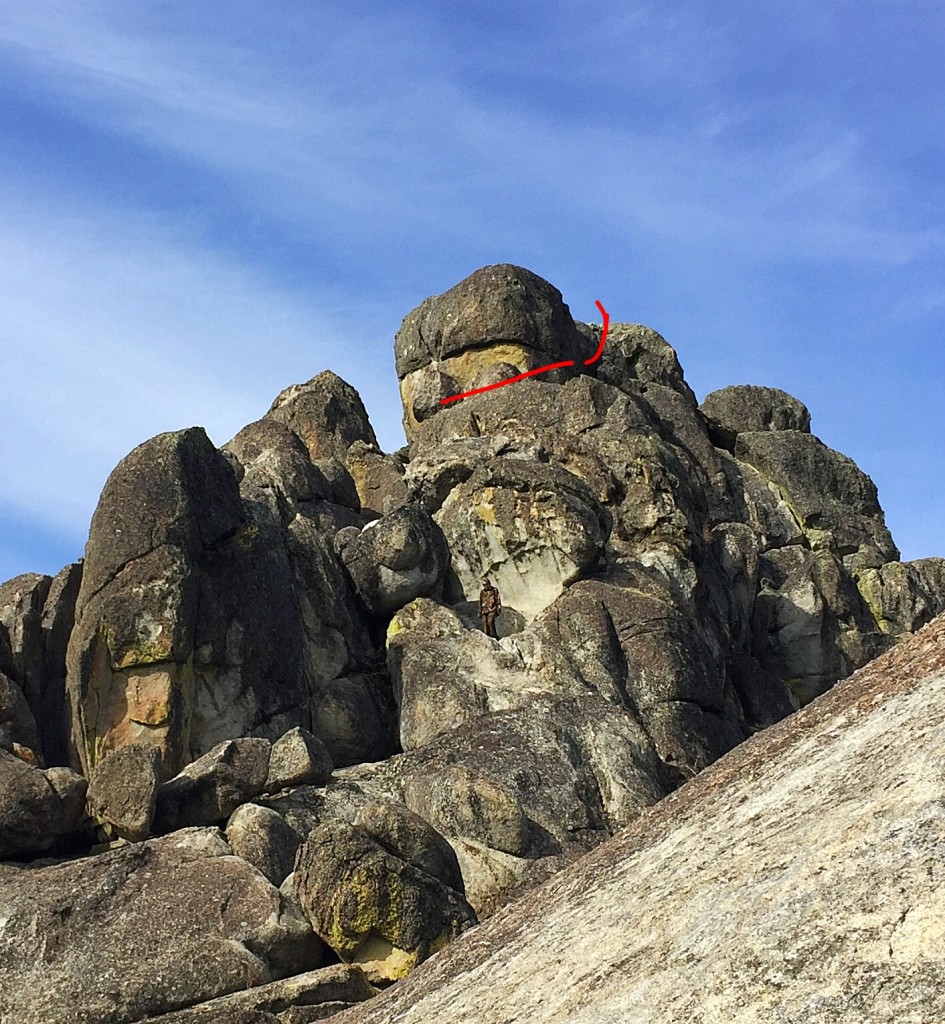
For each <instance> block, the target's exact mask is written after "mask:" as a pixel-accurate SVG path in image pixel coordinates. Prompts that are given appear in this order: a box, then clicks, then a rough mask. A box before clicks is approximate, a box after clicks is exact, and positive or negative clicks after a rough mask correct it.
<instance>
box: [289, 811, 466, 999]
mask: <svg viewBox="0 0 945 1024" xmlns="http://www.w3.org/2000/svg"><path fill="white" fill-rule="evenodd" d="M295 886H296V890H297V892H298V895H299V899H300V900H301V903H302V906H303V908H304V910H305V913H306V916H307V917H308V920H309V922H310V923H311V925H312V928H313V929H314V930H315V933H316V934H317V935H319V936H320V937H321V938H322V939H323V940H324V941H325V942H326V943H327V945H329V946H330V947H331V948H332V949H333V950H334V951H335V952H336V953H337V954H338V955H339V956H340V957H341V958H342V959H343V960H344V961H346V962H348V963H357V964H359V965H361V967H362V968H363V969H364V970H365V972H366V973H367V975H368V977H369V978H373V979H376V980H378V981H393V980H396V979H398V978H401V977H403V976H404V975H405V974H407V973H408V972H409V971H410V970H412V969H413V967H415V966H416V965H417V964H418V963H420V962H421V961H423V960H425V959H427V957H429V956H430V955H432V954H433V953H435V952H437V951H438V950H440V949H442V948H443V947H444V946H445V945H446V944H447V943H448V942H450V941H451V940H452V939H454V938H456V936H458V935H459V934H461V933H462V932H463V931H465V930H466V929H467V928H469V927H470V926H472V925H473V924H475V923H476V915H475V913H474V911H473V910H472V908H471V907H470V906H469V904H468V903H466V901H465V899H464V898H463V896H462V895H461V894H460V893H459V892H456V891H455V890H453V889H450V888H448V887H447V886H446V885H444V884H443V883H442V882H441V881H440V880H439V879H437V878H435V877H433V876H432V875H429V874H427V873H426V872H424V871H422V870H420V869H418V868H416V867H415V866H414V865H413V864H411V863H408V862H407V861H404V860H402V859H401V858H400V857H398V856H396V855H394V854H393V853H391V852H389V851H388V850H387V849H385V848H384V846H382V845H380V844H379V843H378V842H377V841H376V840H375V839H374V838H373V837H372V836H371V834H370V833H369V832H368V831H367V830H365V829H363V828H359V827H357V826H354V825H349V824H347V823H344V822H340V821H336V822H334V823H333V824H331V825H330V826H320V827H318V828H316V829H314V830H313V831H312V832H311V833H310V834H309V836H308V838H307V839H306V841H305V843H304V845H303V846H302V848H301V850H300V851H299V856H298V860H297V862H296V870H295Z"/></svg>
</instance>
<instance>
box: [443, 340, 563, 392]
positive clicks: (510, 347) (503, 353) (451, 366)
mask: <svg viewBox="0 0 945 1024" xmlns="http://www.w3.org/2000/svg"><path fill="white" fill-rule="evenodd" d="M539 355H540V353H538V352H536V351H535V350H534V349H531V348H529V347H528V346H527V345H517V344H513V343H510V342H499V343H498V344H496V345H489V346H488V347H486V348H476V349H469V350H467V351H466V352H461V353H460V354H459V355H457V356H451V357H450V358H449V359H444V360H443V362H442V363H441V364H440V367H441V369H443V370H444V371H445V372H446V373H448V374H449V375H450V376H451V377H452V378H453V379H454V380H455V381H456V382H457V384H459V386H460V390H461V391H465V390H466V389H467V388H468V387H470V385H471V384H472V382H473V381H474V380H475V379H476V377H478V376H479V374H480V373H482V371H483V370H486V369H488V368H489V367H490V366H493V365H495V364H496V363H509V364H510V365H512V366H514V367H516V368H517V369H518V371H519V373H524V372H525V371H526V370H534V369H537V368H538V366H540V365H542V364H541V363H540V361H539ZM552 361H553V360H548V362H552Z"/></svg>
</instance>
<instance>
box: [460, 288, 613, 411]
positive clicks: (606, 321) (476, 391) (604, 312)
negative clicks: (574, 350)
mask: <svg viewBox="0 0 945 1024" xmlns="http://www.w3.org/2000/svg"><path fill="white" fill-rule="evenodd" d="M596 305H597V308H598V309H599V310H600V311H601V315H602V316H603V318H604V328H603V330H602V331H601V335H600V345H598V346H597V351H596V352H595V353H594V355H592V356H591V358H590V359H585V360H584V365H585V366H590V365H591V363H596V362H597V360H598V359H600V357H601V354H602V353H603V351H604V345H605V344H606V342H607V329H608V328H609V327H610V314H609V313H608V312H607V310H606V309H604V307H603V306H602V305H601V304H600V303H599V302H598V303H596ZM565 366H574V360H573V359H567V360H565V361H564V362H562V363H549V364H548V365H547V366H539V367H538V369H537V370H528V371H526V372H525V373H519V374H516V376H514V377H506V378H505V380H499V381H496V382H495V384H487V385H486V386H485V387H482V388H473V389H472V391H463V392H461V393H460V394H458V395H450V396H449V398H441V399H440V405H448V404H449V403H450V402H458V401H459V400H460V399H461V398H469V396H470V395H481V394H482V393H483V392H484V391H493V390H494V389H495V388H504V387H505V385H506V384H514V383H515V382H516V381H518V380H524V379H525V378H526V377H535V376H537V375H538V374H539V373H547V372H548V371H549V370H560V369H561V368H562V367H565Z"/></svg>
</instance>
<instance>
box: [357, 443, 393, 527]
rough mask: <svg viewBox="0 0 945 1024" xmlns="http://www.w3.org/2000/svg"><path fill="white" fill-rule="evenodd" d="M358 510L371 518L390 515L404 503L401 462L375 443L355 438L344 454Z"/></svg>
mask: <svg viewBox="0 0 945 1024" xmlns="http://www.w3.org/2000/svg"><path fill="white" fill-rule="evenodd" d="M345 465H346V466H347V469H348V472H349V473H350V474H351V479H352V480H353V481H354V485H355V489H356V490H357V494H358V501H359V504H360V507H361V511H362V512H363V513H364V514H365V515H367V516H371V517H372V518H376V517H378V516H386V515H390V513H392V512H396V511H397V509H399V508H401V507H403V506H404V505H405V504H406V503H407V487H406V485H405V483H404V467H403V463H402V462H401V461H400V460H399V459H398V458H396V456H393V455H385V454H383V452H380V451H378V449H377V448H376V447H375V446H374V445H370V444H367V443H366V442H364V441H355V442H353V443H352V445H351V447H350V448H349V449H348V451H347V453H346V455H345Z"/></svg>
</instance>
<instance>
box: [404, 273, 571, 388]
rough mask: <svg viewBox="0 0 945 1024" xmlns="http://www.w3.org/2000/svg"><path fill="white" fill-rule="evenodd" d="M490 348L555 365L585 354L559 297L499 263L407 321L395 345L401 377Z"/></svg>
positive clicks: (436, 298)
mask: <svg viewBox="0 0 945 1024" xmlns="http://www.w3.org/2000/svg"><path fill="white" fill-rule="evenodd" d="M490 344H493V345H498V344H514V345H520V346H524V347H525V348H528V349H532V350H534V351H535V352H538V353H542V355H544V356H554V357H556V359H555V360H553V361H558V360H564V359H573V358H576V357H577V356H579V355H580V354H581V352H583V349H584V339H583V338H582V337H581V335H580V334H579V333H578V331H577V328H576V327H575V326H574V321H573V320H572V319H571V314H570V312H569V310H568V307H567V306H566V305H565V304H564V301H563V300H562V298H561V292H559V291H558V289H557V288H555V287H554V286H553V285H550V284H549V283H548V282H547V281H544V280H542V278H540V277H538V276H537V275H536V274H533V273H532V272H531V271H529V270H525V269H524V267H515V266H511V265H510V264H507V263H501V264H497V265H495V266H491V267H483V268H482V269H481V270H477V271H476V272H475V273H473V274H470V275H469V277H467V278H465V279H464V280H462V281H460V283H459V284H457V285H455V286H454V287H453V288H451V289H450V290H449V291H447V292H444V293H443V294H442V295H436V296H433V297H431V298H429V299H427V300H426V301H425V302H423V303H421V305H420V306H418V307H417V308H416V309H415V310H413V312H411V313H408V314H407V316H406V317H404V322H403V324H402V325H401V328H400V330H399V331H398V332H397V337H396V339H395V341H394V358H395V360H396V364H397V376H398V377H399V378H400V379H403V378H404V377H405V376H406V375H407V374H409V373H413V372H414V371H416V370H419V369H421V367H424V366H427V365H428V364H430V363H438V362H441V361H443V360H446V359H448V358H449V357H450V356H456V355H459V354H460V353H462V352H463V351H465V350H467V349H475V348H483V347H485V346H488V345H490ZM582 358H583V357H582ZM495 361H497V360H491V362H495ZM546 361H548V362H551V361H552V360H550V359H549V360H546ZM447 372H448V371H447ZM470 379H471V378H470Z"/></svg>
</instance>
